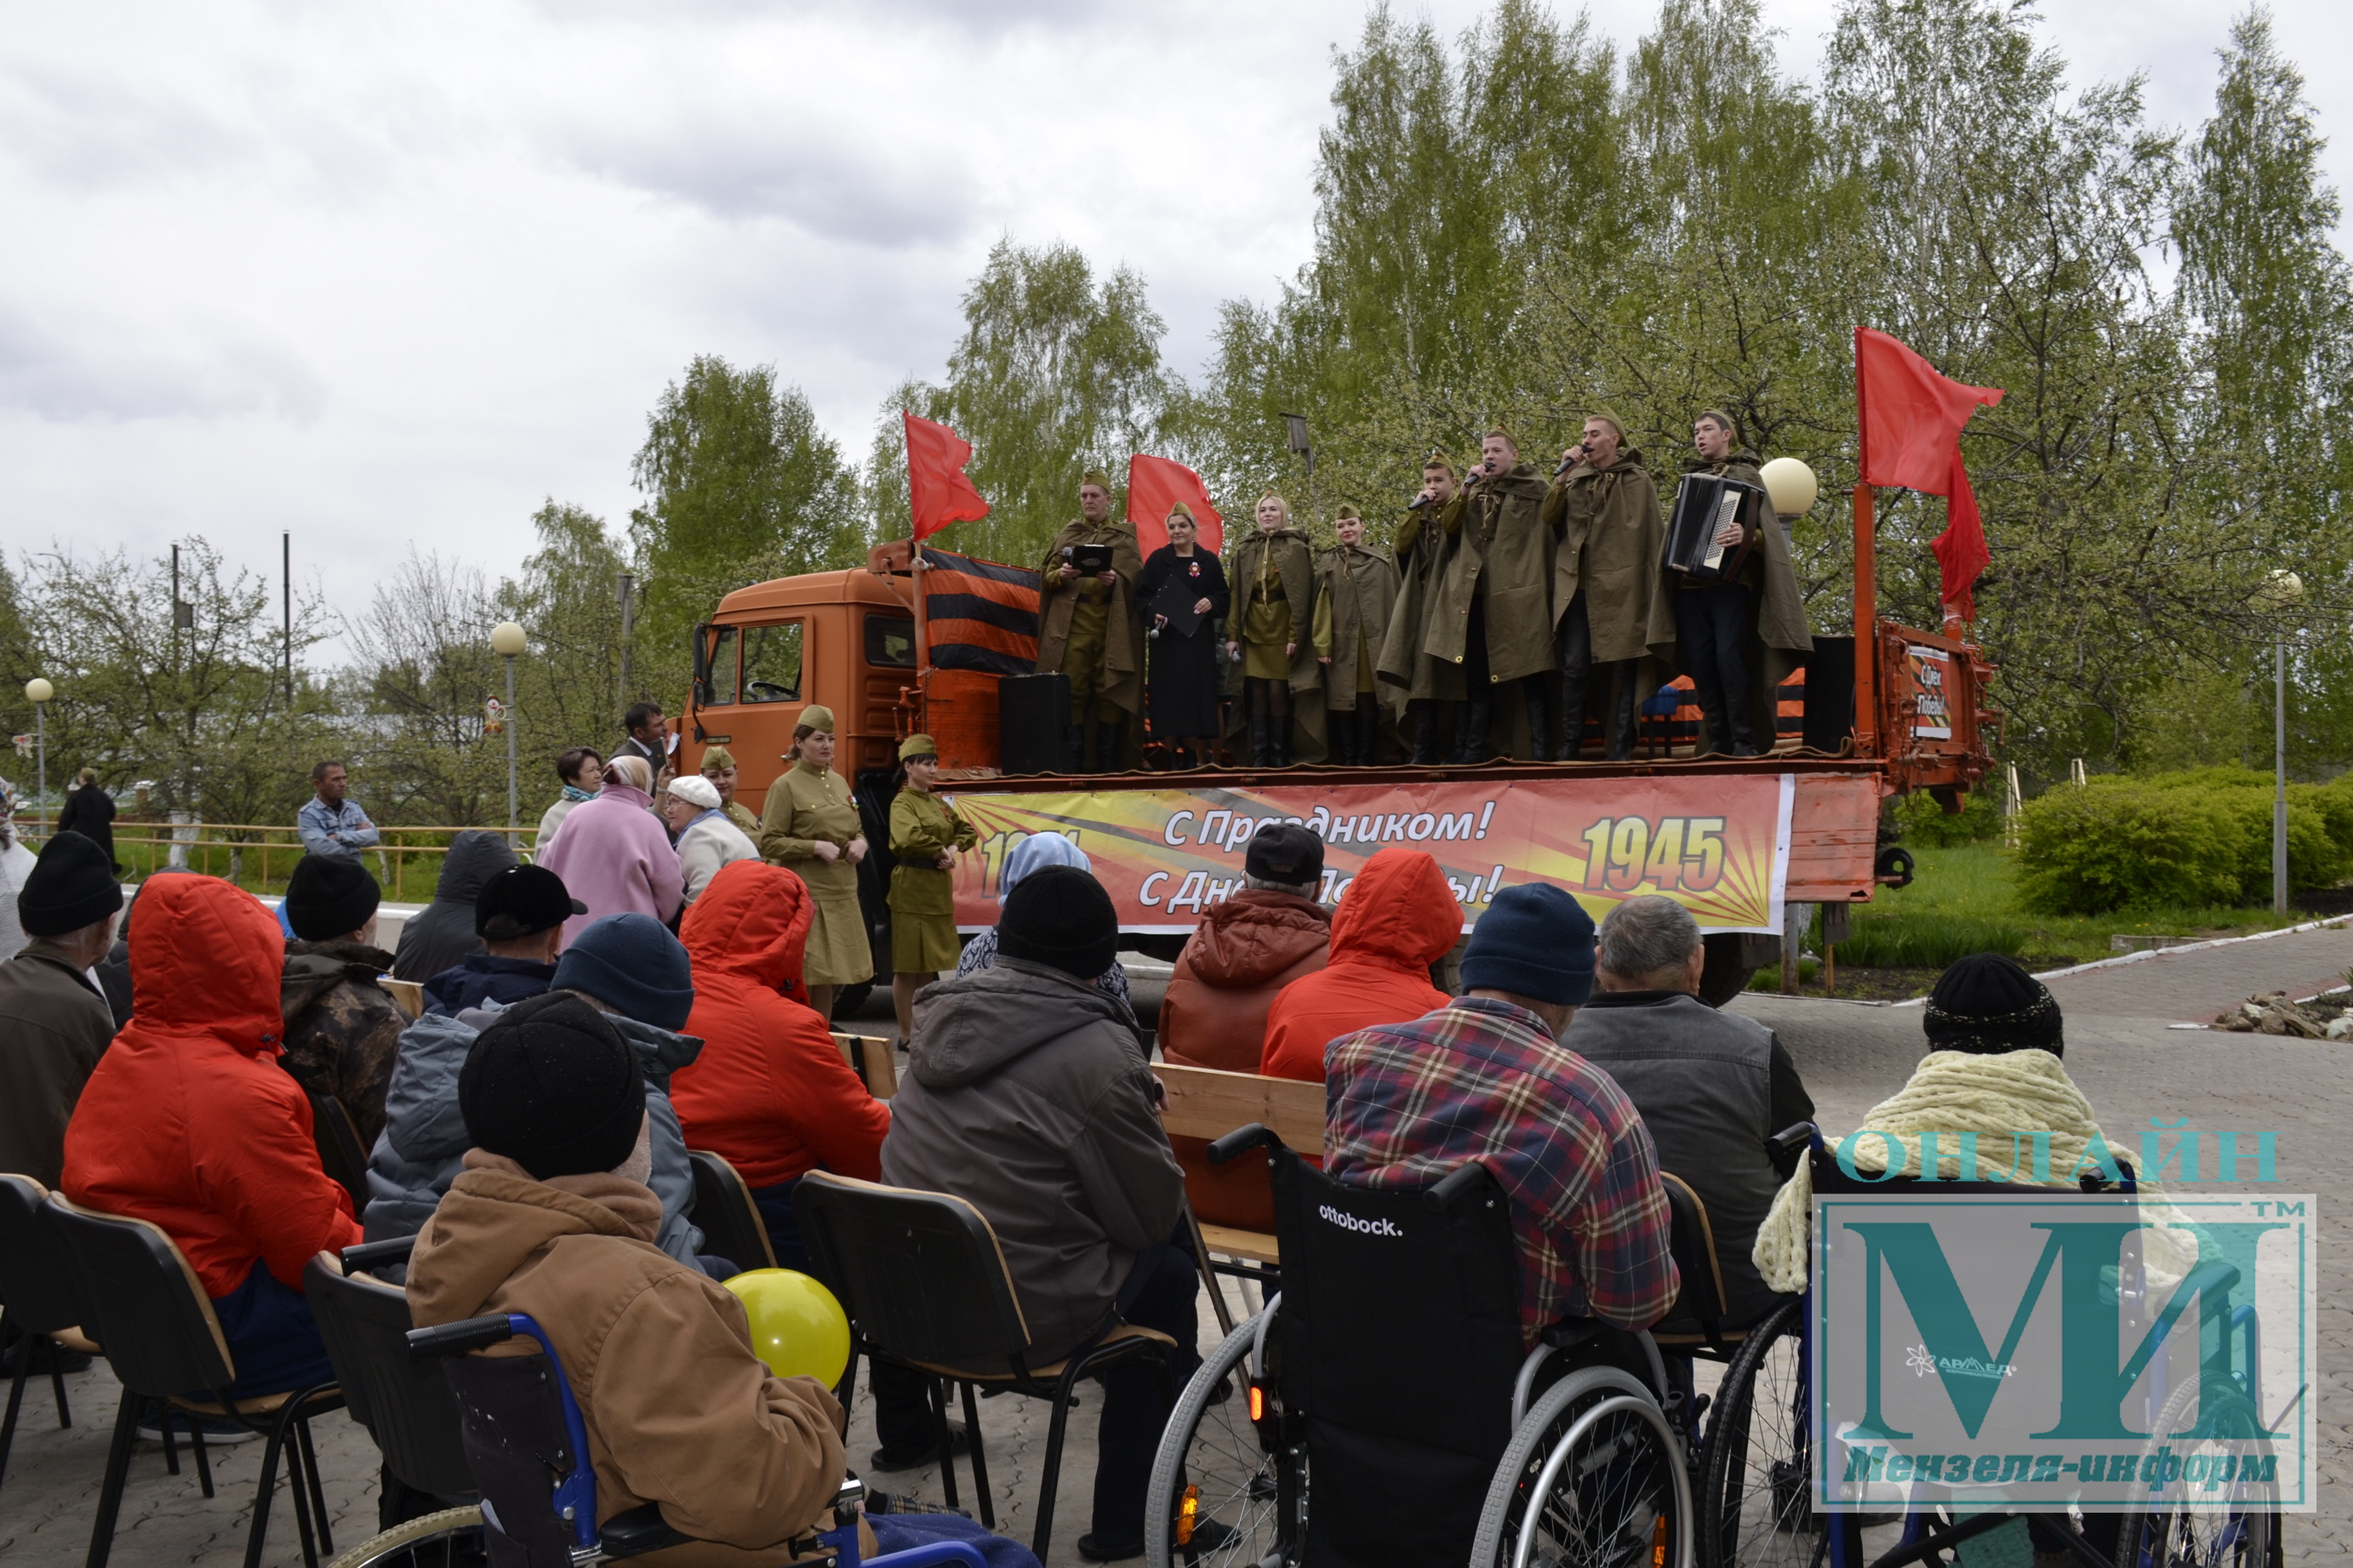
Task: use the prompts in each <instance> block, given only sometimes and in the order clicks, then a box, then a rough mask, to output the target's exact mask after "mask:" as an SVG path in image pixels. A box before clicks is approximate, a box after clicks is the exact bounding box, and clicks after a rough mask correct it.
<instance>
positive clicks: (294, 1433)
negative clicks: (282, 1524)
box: [283, 1422, 319, 1568]
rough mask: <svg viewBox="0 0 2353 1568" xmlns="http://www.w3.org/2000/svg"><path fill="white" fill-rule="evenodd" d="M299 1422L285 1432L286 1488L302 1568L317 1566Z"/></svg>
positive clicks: (315, 1542) (315, 1544) (317, 1551)
mask: <svg viewBox="0 0 2353 1568" xmlns="http://www.w3.org/2000/svg"><path fill="white" fill-rule="evenodd" d="M300 1436H301V1423H300V1422H297V1423H295V1424H294V1425H293V1426H291V1427H290V1428H289V1429H288V1431H287V1434H286V1447H285V1448H284V1450H283V1452H284V1453H285V1456H286V1490H287V1493H288V1495H290V1497H291V1498H292V1499H293V1500H294V1535H295V1539H296V1540H297V1541H298V1542H301V1547H302V1568H319V1550H318V1543H317V1541H316V1539H315V1537H314V1535H313V1532H312V1531H311V1489H310V1488H309V1486H307V1485H306V1484H304V1480H303V1476H302V1446H301V1443H300V1442H299V1441H297V1439H298V1438H299V1437H300Z"/></svg>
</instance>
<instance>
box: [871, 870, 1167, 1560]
mask: <svg viewBox="0 0 2353 1568" xmlns="http://www.w3.org/2000/svg"><path fill="white" fill-rule="evenodd" d="M997 933H998V934H997V962H996V963H994V964H992V965H991V966H990V967H988V968H987V969H984V970H981V971H978V972H977V973H971V974H961V975H958V976H956V977H955V979H953V980H946V981H943V982H941V983H940V984H936V985H934V986H931V987H929V988H928V989H926V990H925V991H924V993H923V995H922V997H921V998H920V999H918V1000H917V1002H916V1004H915V1039H914V1046H913V1051H912V1052H911V1053H910V1058H909V1062H908V1075H907V1078H906V1079H905V1080H903V1081H902V1083H901V1084H900V1086H899V1093H898V1096H897V1097H896V1098H895V1099H894V1100H892V1108H891V1134H890V1136H889V1137H888V1138H886V1139H884V1140H883V1142H882V1176H883V1179H884V1180H885V1181H887V1182H889V1183H891V1184H892V1185H894V1186H903V1187H917V1188H921V1189H923V1190H925V1191H929V1192H942V1193H949V1194H954V1195H955V1196H957V1197H960V1198H963V1199H964V1200H965V1201H966V1202H968V1203H970V1204H971V1205H973V1206H974V1207H976V1208H977V1209H979V1210H980V1212H981V1213H982V1214H983V1215H985V1216H987V1220H988V1223H989V1225H990V1226H991V1227H992V1228H993V1229H994V1230H995V1231H996V1233H997V1241H998V1243H999V1245H1000V1246H1001V1247H1002V1249H1003V1252H1004V1255H1005V1263H1006V1267H1007V1268H1008V1270H1009V1271H1010V1273H1011V1275H1012V1278H1013V1284H1014V1289H1015V1291H1016V1293H1017V1295H1018V1299H1019V1302H1020V1307H1021V1312H1022V1316H1023V1318H1024V1320H1025V1321H1027V1322H1028V1324H1029V1337H1030V1341H1031V1343H1032V1345H1033V1347H1034V1357H1035V1360H1036V1361H1037V1362H1038V1363H1040V1364H1043V1363H1048V1362H1051V1361H1056V1360H1060V1359H1061V1358H1062V1357H1064V1356H1067V1355H1068V1354H1069V1353H1070V1352H1071V1351H1073V1350H1074V1349H1076V1348H1077V1347H1078V1346H1079V1345H1081V1344H1082V1343H1086V1342H1089V1341H1090V1340H1091V1339H1092V1336H1094V1335H1096V1334H1097V1333H1099V1332H1102V1331H1103V1330H1104V1329H1105V1328H1106V1327H1107V1326H1108V1325H1109V1324H1110V1323H1111V1322H1112V1321H1114V1319H1116V1320H1121V1321H1126V1322H1130V1323H1134V1324H1137V1325H1140V1326H1142V1327H1145V1328H1151V1329H1157V1330H1159V1331H1161V1332H1163V1333H1166V1334H1168V1335H1169V1336H1171V1337H1172V1338H1173V1339H1174V1340H1175V1341H1176V1349H1175V1350H1174V1351H1173V1352H1171V1355H1170V1363H1171V1370H1172V1374H1173V1376H1174V1378H1175V1380H1176V1381H1175V1384H1174V1386H1176V1387H1182V1386H1183V1385H1184V1384H1185V1383H1186V1381H1187V1379H1189V1378H1190V1377H1191V1375H1192V1373H1193V1371H1194V1369H1195V1368H1196V1367H1197V1366H1198V1364H1199V1362H1200V1357H1199V1355H1198V1352H1196V1350H1195V1348H1194V1347H1195V1342H1196V1339H1195V1336H1196V1324H1195V1320H1194V1310H1193V1309H1194V1299H1195V1295H1196V1293H1197V1291H1198V1288H1199V1279H1198V1275H1197V1274H1196V1273H1195V1268H1194V1261H1193V1258H1192V1257H1191V1255H1190V1254H1189V1253H1187V1252H1186V1251H1184V1250H1182V1249H1180V1248H1179V1247H1176V1246H1174V1245H1171V1239H1170V1238H1171V1237H1172V1236H1173V1235H1174V1234H1175V1233H1176V1226H1177V1224H1178V1221H1179V1219H1180V1218H1181V1216H1182V1215H1183V1214H1184V1206H1185V1180H1184V1176H1183V1174H1182V1173H1180V1172H1179V1171H1178V1170H1177V1168H1176V1160H1175V1158H1174V1157H1173V1156H1172V1155H1171V1154H1170V1153H1169V1151H1168V1138H1167V1135H1166V1132H1165V1131H1163V1130H1162V1128H1161V1125H1160V1118H1159V1114H1158V1110H1157V1100H1158V1090H1159V1085H1158V1084H1157V1083H1156V1082H1155V1080H1154V1079H1153V1077H1152V1071H1151V1068H1148V1067H1147V1066H1145V1056H1144V1048H1143V1045H1142V1042H1141V1041H1140V1040H1139V1038H1138V1037H1137V1035H1136V1031H1135V1027H1134V1024H1133V1023H1132V1022H1130V1020H1129V1017H1128V1016H1127V1014H1126V1013H1125V1012H1124V1011H1123V1010H1122V1009H1121V1008H1120V1007H1119V1005H1117V1004H1116V1003H1114V1002H1113V1001H1112V1000H1111V999H1110V998H1109V997H1107V996H1105V995H1103V993H1102V992H1100V991H1098V990H1096V989H1095V988H1094V986H1093V985H1092V984H1091V982H1092V979H1093V977H1094V976H1096V975H1098V974H1101V973H1103V971H1104V970H1106V969H1108V968H1109V967H1111V963H1112V954H1113V952H1114V951H1115V950H1116V949H1117V947H1118V945H1119V921H1118V917H1117V916H1116V915H1115V914H1114V912H1113V909H1112V902H1111V897H1110V895H1109V894H1107V893H1105V892H1104V891H1103V886H1102V884H1100V883H1098V882H1097V881H1096V880H1095V879H1093V878H1092V877H1091V876H1089V875H1087V873H1085V872H1084V871H1081V870H1079V869H1077V868H1073V867H1065V866H1050V867H1047V868H1044V869H1042V870H1039V871H1035V872H1032V873H1031V874H1030V875H1029V877H1027V878H1025V879H1023V880H1022V882H1021V884H1020V885H1019V886H1018V887H1017V888H1015V889H1013V891H1012V893H1011V894H1010V895H1008V897H1007V899H1006V900H1005V916H1004V919H1003V920H1002V921H999V922H998V924H997ZM1170 1386H1171V1385H1170V1384H1168V1383H1166V1381H1164V1379H1163V1376H1162V1373H1161V1370H1160V1369H1159V1368H1158V1367H1156V1366H1152V1365H1149V1364H1145V1363H1136V1364H1132V1365H1129V1366H1124V1367H1121V1368H1119V1369H1117V1370H1115V1371H1113V1372H1111V1373H1107V1374H1106V1375H1105V1376H1104V1378H1103V1414H1102V1418H1101V1425H1100V1426H1099V1428H1098V1433H1099V1446H1098V1458H1097V1461H1096V1466H1095V1484H1094V1519H1093V1530H1092V1532H1091V1533H1089V1534H1088V1535H1086V1536H1084V1537H1082V1538H1081V1540H1080V1542H1079V1554H1080V1555H1081V1556H1082V1557H1085V1558H1087V1559H1088V1560H1090V1561H1092V1562H1112V1561H1116V1560H1118V1559H1120V1558H1124V1557H1129V1556H1141V1555H1143V1551H1144V1547H1143V1542H1144V1502H1145V1489H1146V1483H1147V1479H1148V1478H1149V1475H1150V1471H1151V1468H1152V1460H1153V1455H1154V1451H1155V1448H1156V1447H1157V1446H1158V1443H1159V1437H1160V1430H1161V1427H1162V1426H1164V1425H1165V1424H1166V1419H1167V1415H1168V1391H1169V1388H1170Z"/></svg>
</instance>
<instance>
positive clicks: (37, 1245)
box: [0, 1175, 179, 1480]
mask: <svg viewBox="0 0 2353 1568" xmlns="http://www.w3.org/2000/svg"><path fill="white" fill-rule="evenodd" d="M48 1195H49V1192H48V1189H47V1187H44V1186H42V1185H41V1184H40V1183H38V1182H37V1181H35V1180H33V1178H32V1177H30V1176H11V1175H0V1308H5V1309H6V1311H7V1321H8V1325H9V1327H11V1328H13V1329H15V1330H16V1331H17V1332H19V1333H21V1334H23V1335H24V1336H25V1341H24V1349H23V1352H22V1356H21V1359H20V1360H19V1361H18V1362H17V1363H16V1376H15V1378H13V1379H12V1380H11V1381H10V1383H9V1385H8V1414H7V1416H6V1418H5V1420H0V1480H5V1479H7V1475H8V1450H9V1448H10V1447H12V1446H13V1445H14V1443H15V1442H16V1414H17V1412H18V1411H19V1410H20V1409H22V1408H23V1406H24V1403H25V1384H26V1382H27V1381H29V1380H30V1378H31V1377H32V1375H33V1357H34V1352H36V1351H37V1350H39V1349H40V1347H41V1344H42V1342H43V1341H45V1340H46V1341H47V1342H50V1343H51V1344H55V1345H62V1346H64V1347H65V1348H66V1349H67V1350H69V1351H79V1352H82V1353H83V1354H85V1355H97V1354H98V1353H100V1352H99V1348H98V1346H97V1345H96V1344H94V1343H92V1342H90V1340H89V1339H88V1338H87V1337H85V1336H84V1335H83V1333H82V1331H81V1324H82V1321H83V1320H84V1319H86V1318H88V1317H89V1316H90V1313H89V1311H88V1310H86V1309H85V1308H84V1307H83V1305H82V1301H81V1298H80V1296H79V1294H78V1293H77V1292H76V1290H75V1289H74V1279H73V1260H72V1259H71V1258H70V1257H69V1256H68V1254H67V1252H66V1247H65V1243H64V1241H63V1240H62V1239H61V1238H60V1237H58V1234H57V1232H56V1231H55V1230H54V1229H52V1228H51V1227H50V1226H49V1225H48V1224H47V1222H46V1221H44V1220H43V1219H42V1218H41V1206H42V1205H43V1204H44V1203H46V1202H47V1199H48ZM49 1389H50V1392H51V1393H53V1394H56V1396H57V1401H58V1426H72V1425H73V1411H72V1409H71V1407H70V1406H69V1405H67V1403H66V1380H65V1374H64V1373H61V1372H59V1371H58V1367H57V1364H56V1362H55V1361H54V1359H53V1360H52V1361H51V1363H50V1365H49ZM172 1468H173V1469H174V1471H175V1472H176V1471H177V1470H178V1468H179V1460H178V1458H177V1456H176V1455H174V1457H173V1460H172Z"/></svg>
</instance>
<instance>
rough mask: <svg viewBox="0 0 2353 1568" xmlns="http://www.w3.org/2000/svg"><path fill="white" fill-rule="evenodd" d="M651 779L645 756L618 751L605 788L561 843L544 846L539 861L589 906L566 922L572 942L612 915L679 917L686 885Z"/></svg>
mask: <svg viewBox="0 0 2353 1568" xmlns="http://www.w3.org/2000/svg"><path fill="white" fill-rule="evenodd" d="M653 782H654V775H653V769H652V767H651V766H650V765H649V763H647V762H646V760H645V759H644V758H643V757H634V756H628V757H615V758H614V759H613V760H612V761H611V762H609V763H606V764H605V787H604V790H603V793H601V794H599V795H597V796H596V799H595V800H592V801H589V802H587V803H586V805H580V806H576V807H575V808H574V809H573V812H572V815H571V816H567V817H565V819H564V827H563V830H562V831H560V832H558V833H557V834H556V836H555V842H554V843H553V844H550V845H549V846H548V847H546V848H545V849H543V850H542V851H541V852H540V857H539V863H540V864H541V865H543V866H544V867H546V868H548V869H549V870H551V871H553V872H554V873H555V874H556V875H557V876H559V877H561V878H563V879H564V885H565V887H566V888H568V889H571V891H572V896H573V897H574V898H575V899H578V900H580V901H581V902H582V903H584V904H586V905H587V906H588V912H587V913H586V914H585V915H575V916H573V917H572V919H571V920H570V921H568V922H566V924H565V928H564V940H565V942H567V943H569V942H575V941H576V940H578V938H579V936H580V933H581V931H583V930H585V929H586V927H587V925H588V922H589V921H597V920H603V919H604V918H605V917H607V915H618V914H628V913H632V912H634V913H637V914H642V915H651V916H652V917H653V918H654V920H655V921H658V922H659V923H661V924H663V925H668V924H670V922H671V921H674V920H676V919H677V918H678V911H679V909H680V907H681V904H683V902H684V901H685V898H686V883H685V879H684V877H683V876H682V875H681V872H680V870H679V866H678V851H677V850H675V849H673V848H671V847H670V835H669V834H667V833H664V832H663V831H662V826H661V823H660V822H659V820H657V819H656V817H655V816H654V814H653V812H652V810H651V809H650V808H651V807H652V805H653V802H654V797H653V795H652V794H651V791H652V789H653Z"/></svg>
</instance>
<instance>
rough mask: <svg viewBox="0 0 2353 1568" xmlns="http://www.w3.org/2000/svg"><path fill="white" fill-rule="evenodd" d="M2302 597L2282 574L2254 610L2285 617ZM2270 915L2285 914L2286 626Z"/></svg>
mask: <svg viewBox="0 0 2353 1568" xmlns="http://www.w3.org/2000/svg"><path fill="white" fill-rule="evenodd" d="M2303 597H2304V579H2303V578H2301V577H2299V576H2297V575H2296V574H2295V573H2293V572H2289V571H2285V570H2281V571H2277V572H2274V573H2273V574H2271V575H2270V576H2269V577H2266V578H2265V579H2263V586H2262V587H2261V588H2260V589H2258V590H2256V592H2255V594H2254V603H2255V607H2256V608H2257V609H2260V610H2265V611H2268V612H2270V613H2271V614H2272V615H2274V616H2281V617H2284V616H2286V614H2287V612H2288V611H2289V610H2291V609H2293V608H2295V605H2296V604H2297V603H2298V602H2299V601H2300V600H2302V599H2303ZM2272 912H2273V913H2274V914H2276V915H2284V914H2285V913H2287V626H2286V625H2285V623H2284V619H2283V621H2282V622H2281V624H2280V625H2279V626H2278V629H2277V630H2276V631H2275V632H2274V635H2273V637H2272Z"/></svg>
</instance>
